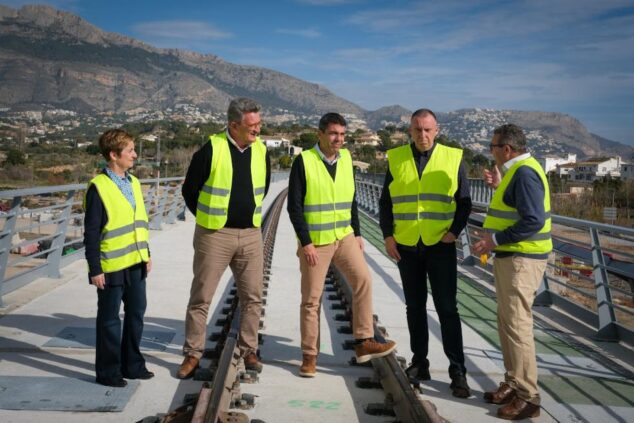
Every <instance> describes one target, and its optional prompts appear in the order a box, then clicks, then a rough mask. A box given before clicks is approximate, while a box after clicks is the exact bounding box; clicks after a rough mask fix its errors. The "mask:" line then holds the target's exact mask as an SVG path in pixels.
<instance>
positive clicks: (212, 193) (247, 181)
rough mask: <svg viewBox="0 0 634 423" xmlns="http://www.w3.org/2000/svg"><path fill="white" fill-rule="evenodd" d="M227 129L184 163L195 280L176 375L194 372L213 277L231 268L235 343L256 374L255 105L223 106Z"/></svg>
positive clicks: (258, 211) (260, 147)
mask: <svg viewBox="0 0 634 423" xmlns="http://www.w3.org/2000/svg"><path fill="white" fill-rule="evenodd" d="M227 118H228V126H227V130H226V131H223V132H221V133H218V134H215V135H212V136H210V137H209V142H208V143H206V144H205V145H204V146H202V147H201V148H200V150H198V151H197V152H196V153H195V154H194V156H193V158H192V161H191V163H190V165H189V169H188V170H187V175H186V177H185V182H184V183H183V189H182V192H183V197H184V199H185V203H186V204H187V208H188V209H189V210H190V211H191V212H192V213H193V214H194V215H195V216H196V230H195V233H194V278H193V280H192V287H191V292H190V298H189V304H188V305H187V315H186V320H185V345H184V346H183V353H184V354H185V359H184V361H183V363H182V364H181V366H180V369H179V371H178V374H177V375H178V377H179V378H181V379H184V378H187V377H190V376H192V375H193V373H194V372H195V370H196V368H197V367H198V363H199V361H200V357H201V356H202V353H203V350H204V344H205V335H206V325H207V313H208V310H209V304H210V303H211V300H212V298H213V295H214V292H215V291H216V288H217V286H218V282H219V281H220V278H221V277H222V274H223V273H224V271H225V270H226V268H227V266H230V267H231V271H232V272H233V276H234V279H235V282H236V286H237V288H238V296H239V298H240V313H241V318H240V333H239V339H238V347H239V348H240V351H241V353H242V356H243V358H244V363H245V366H246V368H247V369H250V370H256V371H258V372H259V371H261V370H262V364H261V363H260V361H259V358H258V356H257V348H258V328H259V322H260V314H261V308H262V279H263V277H262V274H263V269H264V261H263V252H262V233H261V231H260V225H261V221H262V200H263V198H264V196H265V195H266V193H267V192H268V188H269V183H270V176H271V171H270V167H271V166H270V161H269V156H268V153H267V151H266V146H265V145H264V144H263V143H262V141H261V140H260V138H259V136H258V135H259V133H260V124H261V120H260V106H259V105H258V104H257V103H255V102H254V101H253V100H250V99H247V98H238V99H234V100H233V101H231V103H230V104H229V109H228V111H227Z"/></svg>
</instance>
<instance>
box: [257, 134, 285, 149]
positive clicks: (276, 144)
mask: <svg viewBox="0 0 634 423" xmlns="http://www.w3.org/2000/svg"><path fill="white" fill-rule="evenodd" d="M260 138H261V139H262V141H263V142H264V144H266V148H280V147H284V148H288V147H289V146H290V145H291V142H290V141H289V140H287V139H286V138H284V137H273V136H261V137H260Z"/></svg>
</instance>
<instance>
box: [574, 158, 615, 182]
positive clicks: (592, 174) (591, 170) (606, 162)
mask: <svg viewBox="0 0 634 423" xmlns="http://www.w3.org/2000/svg"><path fill="white" fill-rule="evenodd" d="M605 176H609V177H612V178H619V177H620V176H621V157H619V156H616V157H610V158H608V157H597V158H592V159H586V160H584V161H582V162H577V163H575V166H574V168H573V169H572V170H571V172H570V180H571V181H576V182H593V181H596V180H597V179H601V178H603V177H605Z"/></svg>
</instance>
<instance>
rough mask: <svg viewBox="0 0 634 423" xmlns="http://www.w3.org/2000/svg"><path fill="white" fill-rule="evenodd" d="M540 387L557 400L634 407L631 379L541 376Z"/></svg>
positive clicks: (571, 402) (567, 402)
mask: <svg viewBox="0 0 634 423" xmlns="http://www.w3.org/2000/svg"><path fill="white" fill-rule="evenodd" d="M539 385H540V387H541V388H542V389H543V390H544V391H546V392H548V393H549V394H550V395H551V396H552V397H553V398H554V399H555V401H557V402H560V403H564V404H586V405H599V406H611V407H634V384H632V382H631V381H626V380H618V379H617V380H615V379H603V378H592V377H566V376H539Z"/></svg>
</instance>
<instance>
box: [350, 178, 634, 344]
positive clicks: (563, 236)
mask: <svg viewBox="0 0 634 423" xmlns="http://www.w3.org/2000/svg"><path fill="white" fill-rule="evenodd" d="M469 182H470V186H471V198H472V201H473V206H474V208H473V212H472V214H471V216H470V217H469V223H468V225H467V228H466V229H465V230H464V231H463V232H462V234H461V235H460V237H459V239H458V242H457V243H456V246H457V248H458V256H459V257H460V258H461V259H462V265H463V266H479V267H481V268H482V269H483V270H485V271H486V272H487V274H488V277H487V280H488V282H490V283H491V285H493V278H492V276H491V275H490V271H491V268H492V266H491V262H492V260H491V259H489V260H487V263H484V264H483V263H481V260H480V257H476V256H474V255H473V254H472V253H471V245H472V243H473V242H474V241H477V240H478V239H479V233H481V232H482V231H481V229H482V222H483V221H484V215H485V213H486V208H487V206H488V203H489V201H490V199H491V196H492V194H493V190H492V189H491V188H489V187H488V186H486V184H485V183H484V181H483V180H481V179H470V180H469ZM382 190H383V186H382V184H381V183H378V182H376V178H373V179H364V178H363V176H361V175H359V176H358V177H357V180H356V192H357V202H358V204H359V207H361V208H362V209H363V210H365V211H366V212H368V213H369V214H370V215H371V216H374V217H376V216H378V213H379V198H380V196H381V192H382ZM552 223H553V227H552V237H553V252H552V253H551V255H550V258H549V260H548V267H547V270H546V274H545V275H544V279H543V282H542V284H541V286H540V288H539V290H538V292H537V298H536V300H535V304H536V305H546V306H547V305H552V304H555V305H557V306H559V307H561V308H563V309H565V310H567V311H568V312H571V313H573V314H574V315H575V316H577V317H578V318H580V319H581V320H583V321H585V322H586V323H588V324H590V325H592V326H593V327H595V328H596V337H597V338H599V339H604V340H613V341H616V340H624V341H626V342H627V343H629V344H634V229H631V228H626V227H622V226H614V225H607V224H603V223H599V222H592V221H588V220H580V219H573V218H568V217H564V216H558V215H553V216H552ZM493 260H495V259H494V258H493Z"/></svg>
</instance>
